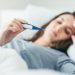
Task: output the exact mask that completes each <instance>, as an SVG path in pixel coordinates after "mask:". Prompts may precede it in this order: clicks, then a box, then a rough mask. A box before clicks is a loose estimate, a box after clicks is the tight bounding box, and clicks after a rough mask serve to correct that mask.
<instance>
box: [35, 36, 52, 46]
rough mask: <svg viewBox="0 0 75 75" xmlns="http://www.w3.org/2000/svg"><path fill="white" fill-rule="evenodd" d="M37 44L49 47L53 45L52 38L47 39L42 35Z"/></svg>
mask: <svg viewBox="0 0 75 75" xmlns="http://www.w3.org/2000/svg"><path fill="white" fill-rule="evenodd" d="M34 43H35V44H38V45H41V46H44V47H48V46H51V45H52V44H51V41H50V40H47V39H45V38H44V37H40V38H39V39H37V40H36V41H35V42H34Z"/></svg>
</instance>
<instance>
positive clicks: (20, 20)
mask: <svg viewBox="0 0 75 75" xmlns="http://www.w3.org/2000/svg"><path fill="white" fill-rule="evenodd" d="M14 20H16V21H19V22H20V23H22V24H24V23H27V21H25V20H23V19H16V18H15V19H14Z"/></svg>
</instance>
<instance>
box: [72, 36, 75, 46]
mask: <svg viewBox="0 0 75 75" xmlns="http://www.w3.org/2000/svg"><path fill="white" fill-rule="evenodd" d="M71 38H72V41H73V44H74V45H75V35H72V36H71Z"/></svg>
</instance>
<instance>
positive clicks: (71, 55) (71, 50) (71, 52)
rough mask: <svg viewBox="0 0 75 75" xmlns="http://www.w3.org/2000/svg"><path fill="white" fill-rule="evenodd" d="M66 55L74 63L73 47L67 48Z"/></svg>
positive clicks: (74, 50)
mask: <svg viewBox="0 0 75 75" xmlns="http://www.w3.org/2000/svg"><path fill="white" fill-rule="evenodd" d="M67 53H68V55H69V57H70V58H71V59H72V60H73V61H75V45H71V46H70V47H69V49H68V50H67Z"/></svg>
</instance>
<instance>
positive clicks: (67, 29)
mask: <svg viewBox="0 0 75 75" xmlns="http://www.w3.org/2000/svg"><path fill="white" fill-rule="evenodd" d="M65 33H66V34H67V35H72V34H73V32H72V30H71V29H70V28H65Z"/></svg>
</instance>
